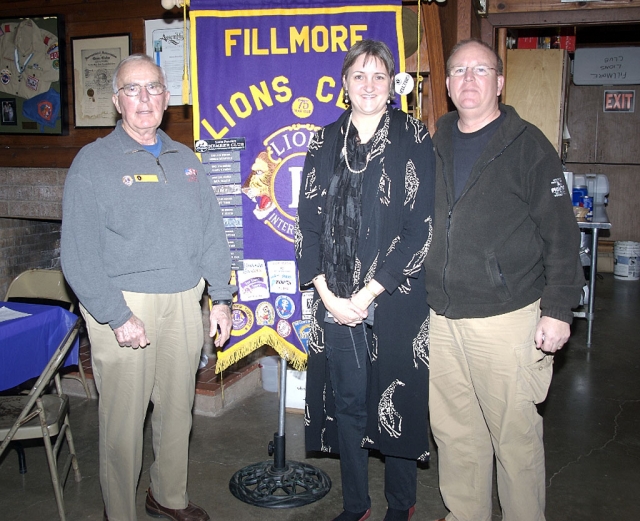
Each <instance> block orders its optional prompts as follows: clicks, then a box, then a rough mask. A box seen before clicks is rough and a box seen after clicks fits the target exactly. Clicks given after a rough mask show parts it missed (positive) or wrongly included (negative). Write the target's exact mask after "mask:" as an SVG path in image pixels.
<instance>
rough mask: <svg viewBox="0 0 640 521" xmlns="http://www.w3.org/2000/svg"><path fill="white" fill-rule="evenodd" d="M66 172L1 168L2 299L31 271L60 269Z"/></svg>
mask: <svg viewBox="0 0 640 521" xmlns="http://www.w3.org/2000/svg"><path fill="white" fill-rule="evenodd" d="M66 173H67V170H66V169H40V168H0V299H2V298H4V294H5V292H6V291H7V288H8V287H9V283H10V282H11V281H12V280H13V278H14V277H15V276H16V275H18V274H19V273H21V272H23V271H24V270H27V269H30V268H59V267H60V219H61V218H62V190H63V186H64V179H65V176H66Z"/></svg>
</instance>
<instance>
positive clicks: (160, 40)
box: [145, 19, 191, 105]
mask: <svg viewBox="0 0 640 521" xmlns="http://www.w3.org/2000/svg"><path fill="white" fill-rule="evenodd" d="M145 35H146V38H145V43H146V49H147V54H148V55H149V56H151V57H152V58H153V60H154V61H155V62H156V64H158V65H160V66H161V67H162V68H163V69H164V71H165V72H166V73H167V81H168V83H169V84H168V85H167V87H168V89H169V92H170V93H171V98H170V100H169V105H182V75H183V72H184V55H185V49H184V46H185V43H186V45H187V52H186V55H187V67H188V66H189V62H188V59H189V58H188V57H189V21H187V34H186V35H185V34H184V26H183V22H182V20H177V19H176V20H164V19H160V20H145ZM189 104H190V105H191V92H189Z"/></svg>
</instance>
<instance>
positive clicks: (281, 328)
mask: <svg viewBox="0 0 640 521" xmlns="http://www.w3.org/2000/svg"><path fill="white" fill-rule="evenodd" d="M276 331H277V332H278V334H279V335H280V336H281V337H282V338H287V337H288V336H289V335H290V334H291V324H289V322H287V321H286V320H278V325H277V326H276Z"/></svg>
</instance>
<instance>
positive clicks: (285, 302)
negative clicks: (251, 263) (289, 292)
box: [245, 261, 296, 320]
mask: <svg viewBox="0 0 640 521" xmlns="http://www.w3.org/2000/svg"><path fill="white" fill-rule="evenodd" d="M245 262H246V261H245ZM295 310H296V305H295V303H294V302H293V299H292V298H291V297H287V296H286V295H278V296H277V297H276V312H277V313H278V316H279V317H280V318H284V319H285V320H286V319H289V318H291V316H292V315H293V313H294V312H295Z"/></svg>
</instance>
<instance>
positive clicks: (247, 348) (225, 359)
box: [216, 327, 307, 374]
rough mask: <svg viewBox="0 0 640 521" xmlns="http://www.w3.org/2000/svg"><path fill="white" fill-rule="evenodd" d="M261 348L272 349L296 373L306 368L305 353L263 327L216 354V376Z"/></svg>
mask: <svg viewBox="0 0 640 521" xmlns="http://www.w3.org/2000/svg"><path fill="white" fill-rule="evenodd" d="M262 346H270V347H273V349H275V350H276V352H277V353H278V354H279V355H280V357H282V358H284V359H285V360H286V361H287V362H289V363H290V364H291V365H292V366H293V368H294V369H295V370H296V371H304V370H305V369H306V368H307V355H306V354H305V353H303V352H302V351H300V350H299V349H298V348H296V347H295V346H293V345H292V344H290V343H289V342H287V341H286V340H284V339H283V338H282V337H281V336H280V335H278V333H276V332H275V331H274V330H273V329H271V328H270V327H263V328H262V329H260V330H259V331H256V332H255V333H253V334H252V335H250V336H248V337H247V338H245V339H244V340H243V341H242V342H239V343H237V344H235V345H233V346H231V347H230V348H229V349H227V350H226V351H220V352H218V353H217V357H218V358H217V361H216V374H218V373H220V372H221V371H224V370H225V369H227V368H228V367H230V366H232V365H233V364H235V363H236V362H237V361H238V360H240V359H242V358H244V357H245V356H247V355H248V354H249V353H252V352H253V351H255V350H256V349H259V348H261V347H262Z"/></svg>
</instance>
